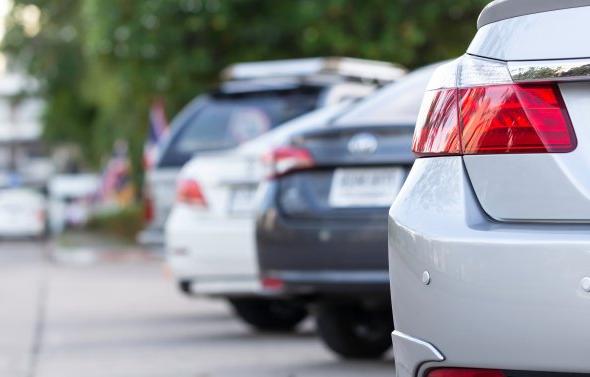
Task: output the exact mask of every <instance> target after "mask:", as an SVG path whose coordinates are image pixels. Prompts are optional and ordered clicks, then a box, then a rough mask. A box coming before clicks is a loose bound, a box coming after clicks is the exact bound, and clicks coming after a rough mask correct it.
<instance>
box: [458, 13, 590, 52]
mask: <svg viewBox="0 0 590 377" xmlns="http://www.w3.org/2000/svg"><path fill="white" fill-rule="evenodd" d="M589 17H590V7H580V8H571V9H562V10H555V11H550V12H543V13H536V14H530V15H525V16H520V17H514V18H510V19H507V20H503V21H498V22H494V23H491V24H489V25H485V26H483V27H482V28H480V29H479V30H478V32H477V34H476V35H475V37H474V39H473V40H472V42H471V44H470V45H469V48H468V49H467V53H469V54H473V55H477V56H483V57H487V58H492V59H498V60H506V61H508V60H544V59H574V58H587V57H590V46H589V45H588V44H587V43H584V41H583V37H582V36H584V35H588V33H589V32H590V24H589V23H588V19H589Z"/></svg>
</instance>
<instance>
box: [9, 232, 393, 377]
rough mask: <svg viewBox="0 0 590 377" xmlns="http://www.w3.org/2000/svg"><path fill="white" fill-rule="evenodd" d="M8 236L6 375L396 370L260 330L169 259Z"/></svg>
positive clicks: (368, 373) (307, 332) (163, 376)
mask: <svg viewBox="0 0 590 377" xmlns="http://www.w3.org/2000/svg"><path fill="white" fill-rule="evenodd" d="M44 254H47V255H52V249H51V247H50V246H44V245H42V244H34V243H1V244H0V300H1V302H0V304H1V310H0V376H9V377H13V376H14V377H21V376H23V377H33V376H34V377H79V376H85V377H95V376H96V377H110V376H113V377H119V376H120V377H136V376H137V377H139V376H141V377H184V376H186V377H189V376H190V377H209V376H211V377H218V376H240V377H241V376H246V377H248V376H252V377H254V376H256V377H259V376H262V377H264V376H280V377H282V376H284V377H291V376H292V377H295V376H305V377H312V376H314V377H316V376H317V377H329V376H339V377H348V376H363V377H373V376H393V366H392V361H391V360H384V361H380V362H343V361H341V360H339V359H338V358H336V357H335V356H333V355H332V354H331V353H330V352H328V351H327V350H326V349H324V347H323V346H322V344H321V343H320V342H319V341H318V340H317V339H316V337H315V336H314V333H313V324H312V323H311V322H308V323H306V324H305V325H304V326H303V328H302V329H301V330H300V331H299V332H298V333H297V334H294V335H290V336H288V335H268V334H266V335H263V334H255V333H253V332H251V331H250V330H249V329H248V328H247V327H246V326H244V325H243V324H242V323H240V322H239V321H238V320H236V319H234V318H233V317H232V316H231V313H230V312H229V310H228V308H227V307H226V305H225V304H224V303H223V302H219V301H211V300H194V299H193V300H191V299H187V298H185V297H183V296H181V295H180V294H178V293H177V292H176V290H175V289H174V288H173V287H172V283H171V282H170V281H169V280H168V279H167V278H166V277H165V274H164V272H163V267H162V264H161V262H159V261H158V260H156V259H153V258H151V259H150V258H144V257H141V256H138V255H137V254H135V253H125V254H118V255H122V256H124V257H122V258H115V259H113V260H109V261H105V260H103V258H100V259H101V260H95V258H94V253H93V252H92V251H91V250H90V251H89V250H79V251H72V250H70V251H66V252H60V253H58V258H57V260H56V258H51V260H52V262H50V263H48V262H43V261H44V258H43V256H44Z"/></svg>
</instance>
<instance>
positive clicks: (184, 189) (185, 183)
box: [176, 179, 207, 207]
mask: <svg viewBox="0 0 590 377" xmlns="http://www.w3.org/2000/svg"><path fill="white" fill-rule="evenodd" d="M176 200H177V201H178V202H180V203H185V204H191V205H194V206H199V207H207V201H206V200H205V195H203V191H202V190H201V186H200V185H199V184H198V183H197V181H195V180H193V179H182V180H180V181H179V182H178V187H177V191H176Z"/></svg>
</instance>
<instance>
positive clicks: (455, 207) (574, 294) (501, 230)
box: [389, 157, 590, 372]
mask: <svg viewBox="0 0 590 377" xmlns="http://www.w3.org/2000/svg"><path fill="white" fill-rule="evenodd" d="M389 227H390V228H389V231H390V235H389V260H390V278H391V282H392V285H391V287H392V304H393V308H394V321H395V323H396V330H398V331H400V332H402V333H404V334H407V335H409V336H411V337H415V338H417V339H420V340H422V341H425V342H427V343H428V344H431V345H433V346H435V347H436V349H437V350H438V351H440V352H441V353H442V355H443V356H444V358H445V360H444V361H443V362H440V363H437V364H436V365H437V366H453V367H478V368H499V369H521V370H540V371H561V372H567V371H572V372H573V371H579V372H582V371H588V370H589V369H590V359H588V357H587V354H586V349H587V347H586V343H587V340H588V338H589V336H590V330H589V328H588V326H586V319H587V315H588V312H589V310H590V295H589V293H588V292H586V291H584V290H583V289H582V287H581V280H582V279H583V278H585V277H588V276H590V269H589V268H588V266H590V253H589V250H590V236H589V235H588V234H589V230H590V229H589V228H588V225H585V224H579V225H560V224H501V223H496V222H494V221H491V220H490V219H489V218H488V217H487V216H486V215H485V213H484V212H483V211H482V209H481V208H480V206H479V204H478V202H477V200H476V198H475V195H474V193H473V190H472V188H471V185H470V183H469V179H468V177H467V175H466V172H465V168H464V164H463V161H462V158H461V157H443V158H425V159H418V160H417V161H416V163H415V164H414V168H413V169H412V171H411V173H410V175H409V177H408V179H407V180H406V184H405V185H404V187H403V189H402V191H401V192H400V194H399V195H398V197H397V199H396V201H395V202H394V204H393V206H392V208H391V211H390V225H389ZM425 272H427V273H428V274H429V278H428V279H426V280H425V279H424V274H425ZM394 338H395V337H394ZM406 361H407V360H406ZM404 362H405V361H404ZM406 368H408V367H407V366H406Z"/></svg>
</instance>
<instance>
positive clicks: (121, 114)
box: [3, 0, 488, 162]
mask: <svg viewBox="0 0 590 377" xmlns="http://www.w3.org/2000/svg"><path fill="white" fill-rule="evenodd" d="M487 2H488V1H487V0H323V1H319V0H282V1H270V0H233V1H229V0H225V1H221V0H14V9H13V10H12V12H11V13H10V14H9V16H8V20H7V35H6V38H5V40H4V43H3V50H4V51H5V52H6V53H7V54H9V55H10V56H11V57H12V58H13V59H14V62H16V64H18V65H20V66H22V67H24V68H25V69H26V70H27V71H28V72H30V73H31V74H33V75H34V76H36V77H38V78H40V79H41V81H42V83H43V84H44V85H43V88H44V95H45V97H46V98H47V101H48V108H47V113H46V119H45V120H46V126H47V128H46V135H47V137H48V139H49V140H54V141H61V140H70V141H75V142H78V143H80V144H81V145H83V146H85V148H84V151H85V153H86V156H87V157H88V158H89V159H90V160H91V161H94V162H97V161H99V158H100V156H101V155H102V154H103V153H104V152H105V151H108V150H110V147H111V145H112V141H113V140H114V139H115V138H120V137H123V138H127V139H129V141H130V146H131V150H132V153H133V155H134V156H136V158H135V161H136V162H137V161H138V159H139V154H140V148H141V145H142V143H143V138H144V134H145V131H146V128H147V126H146V123H147V116H148V106H149V104H150V102H151V101H152V99H153V98H154V97H155V96H163V97H164V98H165V100H166V103H167V107H168V113H169V114H174V113H175V112H176V111H178V110H179V109H180V107H181V106H182V105H184V104H185V103H187V102H188V101H189V100H190V99H191V98H193V97H194V96H195V95H197V94H198V93H199V92H202V91H203V90H205V89H207V88H209V87H211V86H212V85H213V84H214V83H215V82H216V81H217V78H218V73H219V71H220V70H221V69H222V68H223V67H224V66H226V65H228V64H230V63H233V62H238V61H251V60H266V59H278V58H281V59H282V58H296V57H306V56H339V55H341V56H354V57H361V58H369V59H381V60H387V61H395V62H399V63H401V64H404V65H406V66H408V67H412V68H413V67H417V66H420V65H423V64H426V63H429V62H433V61H436V60H440V59H445V58H450V57H453V56H457V55H459V54H461V53H463V52H464V51H465V48H466V45H467V43H468V41H469V40H470V39H471V37H472V36H473V34H474V32H475V21H476V18H477V14H478V13H479V11H480V10H481V8H482V7H483V6H484V5H485V3H487ZM30 7H36V8H37V9H38V10H40V18H39V23H38V27H37V28H36V30H28V29H30V26H27V21H26V18H27V17H25V16H23V12H25V13H26V9H29V10H30V9H32V8H30Z"/></svg>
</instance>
